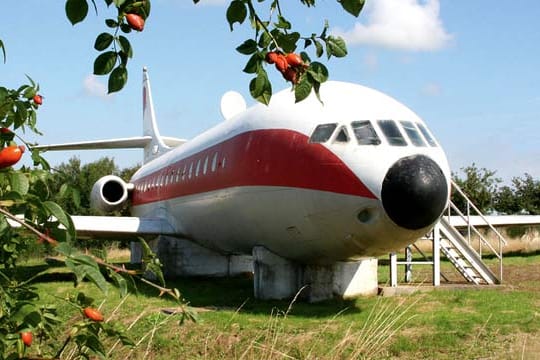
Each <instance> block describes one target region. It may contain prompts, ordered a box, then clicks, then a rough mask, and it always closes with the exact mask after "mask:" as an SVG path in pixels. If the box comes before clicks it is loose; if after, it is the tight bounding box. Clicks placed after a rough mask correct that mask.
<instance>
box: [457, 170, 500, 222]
mask: <svg viewBox="0 0 540 360" xmlns="http://www.w3.org/2000/svg"><path fill="white" fill-rule="evenodd" d="M461 171H462V172H463V173H464V174H465V179H460V178H459V177H457V175H456V174H452V177H453V180H454V181H455V183H456V184H457V185H458V186H459V187H460V188H461V190H463V191H464V192H465V194H467V196H468V197H469V199H470V200H471V201H472V202H473V204H474V205H475V206H476V207H477V208H478V209H479V210H480V211H481V212H482V213H486V212H488V211H490V210H493V201H494V195H495V193H496V191H497V184H498V183H500V182H501V179H499V178H496V177H495V173H496V172H495V171H491V170H488V169H486V168H481V169H479V168H477V167H476V164H474V163H473V164H472V165H470V166H467V167H464V168H461ZM453 201H454V203H455V204H456V206H457V207H458V208H459V209H460V210H462V212H463V213H465V214H466V213H467V211H466V205H465V203H464V200H462V199H460V198H456V199H453Z"/></svg>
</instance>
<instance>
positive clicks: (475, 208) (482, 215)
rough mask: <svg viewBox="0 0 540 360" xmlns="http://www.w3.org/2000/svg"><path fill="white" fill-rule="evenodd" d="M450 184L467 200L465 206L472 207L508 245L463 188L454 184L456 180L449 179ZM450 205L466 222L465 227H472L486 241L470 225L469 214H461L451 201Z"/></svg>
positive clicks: (501, 240)
mask: <svg viewBox="0 0 540 360" xmlns="http://www.w3.org/2000/svg"><path fill="white" fill-rule="evenodd" d="M450 182H451V184H452V187H453V188H454V189H455V190H456V191H457V192H458V193H459V194H460V195H461V196H462V197H463V198H464V199H465V200H466V201H467V208H469V206H470V207H472V209H473V210H474V211H475V212H476V214H477V215H478V216H479V217H480V218H481V219H482V220H483V221H484V223H485V224H486V225H487V226H488V227H489V228H490V229H491V230H492V231H493V232H494V233H495V235H497V238H498V239H499V242H502V243H503V245H508V242H507V241H506V239H505V238H504V236H502V235H501V233H499V231H497V229H495V227H494V226H493V225H491V223H490V222H489V220H488V219H487V218H486V217H485V216H484V214H482V212H481V211H480V209H478V208H477V207H476V205H474V203H473V202H472V201H471V200H470V199H469V197H468V196H467V195H466V194H465V193H464V192H463V190H461V188H460V187H459V186H458V184H456V182H455V181H454V180H450ZM450 205H451V206H452V208H453V209H454V210H456V212H457V214H458V215H459V216H460V217H461V218H462V219H463V221H465V223H466V224H467V227H471V228H472V229H474V230H475V232H476V233H477V234H478V235H479V236H480V237H481V238H482V240H484V241H486V240H485V239H484V238H483V237H482V236H481V235H480V234H479V233H478V230H476V228H475V227H474V226H473V225H471V222H470V214H467V215H465V214H463V213H462V212H461V210H459V208H458V207H457V206H456V205H455V204H454V203H453V202H452V201H450ZM448 219H450V206H449V207H448Z"/></svg>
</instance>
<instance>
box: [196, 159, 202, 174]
mask: <svg viewBox="0 0 540 360" xmlns="http://www.w3.org/2000/svg"><path fill="white" fill-rule="evenodd" d="M200 168H201V160H200V159H199V161H197V170H195V176H199V169H200Z"/></svg>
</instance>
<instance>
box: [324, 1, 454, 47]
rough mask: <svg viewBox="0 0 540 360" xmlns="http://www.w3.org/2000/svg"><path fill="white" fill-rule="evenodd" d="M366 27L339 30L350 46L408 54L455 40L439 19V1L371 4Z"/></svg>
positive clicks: (361, 25) (368, 9)
mask: <svg viewBox="0 0 540 360" xmlns="http://www.w3.org/2000/svg"><path fill="white" fill-rule="evenodd" d="M368 4H369V5H370V7H368V8H367V9H366V14H365V16H366V17H367V21H366V24H365V25H364V24H362V23H356V24H355V26H354V28H353V29H352V30H349V31H343V30H339V29H336V31H335V32H334V33H336V34H337V35H340V36H342V37H343V38H344V39H345V40H346V41H347V42H348V44H351V45H353V44H370V45H376V46H382V47H386V48H392V49H401V50H408V51H433V50H438V49H441V48H444V47H446V46H448V45H449V44H450V42H451V41H452V35H450V34H449V33H448V32H447V31H446V30H445V28H444V25H443V23H442V21H441V19H440V17H439V10H440V6H439V0H375V1H370V2H368Z"/></svg>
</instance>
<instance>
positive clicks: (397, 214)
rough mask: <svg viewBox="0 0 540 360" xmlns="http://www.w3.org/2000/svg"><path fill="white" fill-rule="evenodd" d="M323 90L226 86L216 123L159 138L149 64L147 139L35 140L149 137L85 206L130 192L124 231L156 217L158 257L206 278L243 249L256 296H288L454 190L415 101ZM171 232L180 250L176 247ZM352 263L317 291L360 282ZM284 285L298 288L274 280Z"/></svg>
mask: <svg viewBox="0 0 540 360" xmlns="http://www.w3.org/2000/svg"><path fill="white" fill-rule="evenodd" d="M320 98H321V100H318V99H317V97H316V96H315V95H314V94H311V95H310V97H308V98H307V99H306V100H304V101H301V102H299V103H295V100H294V93H293V92H291V91H290V89H285V90H282V91H280V92H278V93H276V94H274V95H273V96H272V99H271V101H270V103H269V105H268V106H266V105H263V104H256V105H254V106H251V107H249V108H247V105H246V102H245V100H244V98H243V97H242V95H240V94H239V93H237V92H232V91H231V92H227V93H226V94H225V95H224V96H223V98H222V100H221V113H222V115H223V118H224V119H223V121H222V122H220V123H219V124H217V125H215V126H214V127H212V128H211V129H209V130H207V131H204V132H203V133H201V134H200V135H198V136H196V137H194V138H193V139H191V140H183V139H176V138H171V137H163V136H161V135H160V132H159V130H158V127H157V122H156V115H155V111H154V106H153V102H152V94H151V89H150V80H149V75H148V71H147V69H146V68H144V69H143V136H141V137H134V138H123V139H111V140H101V141H85V142H77V143H70V144H59V145H44V146H38V148H41V149H43V150H78V149H105V148H130V147H139V148H143V149H144V162H143V165H142V166H141V168H140V169H139V170H138V171H137V172H136V173H135V174H134V175H133V177H132V179H130V180H129V182H126V181H124V180H123V179H120V178H118V177H116V176H113V175H108V176H105V177H103V178H101V179H99V180H98V181H97V182H96V184H95V185H94V187H93V190H92V194H91V198H92V203H93V206H94V207H95V208H97V209H99V210H101V211H104V212H107V211H113V210H115V209H118V208H121V207H122V206H124V205H125V204H126V203H127V202H128V200H129V201H130V203H131V213H132V215H133V217H132V219H135V220H136V225H135V228H132V229H131V230H127V231H126V232H128V233H144V232H145V230H144V229H143V228H144V224H145V223H146V222H145V221H146V220H148V221H154V222H155V221H156V219H157V220H158V225H157V230H153V231H147V233H152V232H154V233H155V234H156V235H157V234H160V233H161V235H168V236H173V238H172V240H171V238H170V237H169V238H168V239H169V240H167V241H165V242H163V244H164V245H163V244H162V245H160V246H161V247H159V249H160V251H159V252H158V255H160V254H159V253H161V255H160V256H164V257H167V256H172V255H171V254H173V253H174V257H175V258H174V260H173V262H175V263H177V264H179V265H178V266H182V263H186V262H189V261H191V262H192V263H193V262H195V263H197V264H198V265H201V266H202V268H201V269H202V270H200V272H199V273H197V275H206V274H208V275H212V274H211V273H212V271H213V270H208V271H207V273H205V270H204V268H205V266H209V265H210V264H209V263H211V262H213V261H216V259H217V257H219V256H237V255H247V256H250V258H249V259H253V260H248V262H249V266H250V268H251V269H253V270H254V272H255V275H254V277H255V282H258V284H255V288H256V289H259V295H260V296H259V297H262V298H274V297H276V298H281V297H289V296H291V294H294V292H295V291H297V290H298V289H299V288H300V287H301V285H305V283H306V281H307V280H305V279H306V278H310V279H311V280H309V281H307V282H310V281H311V283H312V284H313V282H314V281H316V280H314V279H317V278H320V277H323V278H324V277H325V276H326V277H330V278H332V277H337V275H335V276H334V275H333V274H337V272H339V271H343V267H341V268H339V269H341V270H339V269H338V268H336V264H340V263H351V262H352V263H358V264H361V262H362V261H363V260H364V259H373V258H374V257H377V256H379V255H382V254H388V253H389V252H391V251H394V250H396V249H400V248H403V247H404V246H406V245H408V244H411V243H413V242H414V241H416V240H417V239H418V238H420V237H422V236H423V235H425V234H426V233H428V232H429V231H430V230H431V229H432V228H433V226H434V224H435V223H436V222H437V221H438V220H439V218H440V217H441V215H442V213H443V211H444V209H445V208H446V207H447V204H448V201H449V194H450V168H449V165H448V161H447V158H446V155H445V153H444V150H443V148H442V147H441V145H440V144H439V143H438V142H437V140H436V139H435V137H434V136H433V135H432V133H431V132H430V130H429V129H428V128H427V125H426V123H425V122H424V121H423V120H422V119H421V118H420V117H419V116H418V115H416V114H415V113H414V112H413V111H412V110H410V109H409V108H407V107H406V106H405V105H403V104H401V103H400V102H398V101H397V100H395V99H393V98H391V97H390V96H388V95H385V94H383V93H381V92H379V91H376V90H374V89H370V88H367V87H364V86H361V85H357V84H351V83H346V82H338V81H327V82H325V83H323V84H322V85H321V88H320ZM96 221H97V222H99V221H100V220H99V218H96ZM108 221H109V222H110V221H111V220H110V219H109V220H108ZM101 223H102V224H103V221H101ZM76 227H77V223H76ZM110 227H111V228H114V227H115V225H111V226H110ZM160 229H161V230H160ZM109 231H112V232H114V229H109ZM118 231H119V232H122V230H120V229H118ZM178 241H181V242H183V244H185V245H183V246H188V247H189V248H188V250H186V248H185V247H182V248H181V249H180V250H178V249H176V248H175V246H177V245H176V244H177V242H178ZM190 244H191V245H190ZM193 249H195V250H193ZM261 249H262V251H263V252H261ZM201 252H203V253H205V254H215V256H214V257H212V256H213V255H212V256H206V255H204V254H202V253H201ZM201 254H202V255H201ZM132 256H133V255H132ZM268 259H270V260H268ZM251 261H253V262H251ZM164 262H165V265H166V266H167V265H168V266H175V264H172V263H171V262H170V261H169V262H167V261H164ZM227 266H229V267H230V263H228V265H227ZM265 266H266V267H265ZM375 267H376V265H375ZM288 269H289V270H288ZM290 269H292V270H290ZM298 269H301V270H298ZM307 269H309V270H307ZM321 269H326V270H324V271H323V272H321V271H322V270H321ZM328 269H330V270H328ZM357 270H358V267H354V268H353V270H352V273H351V274H348V275H346V276H345V278H346V280H344V281H345V284H341V285H339V284H338V285H336V284H334V285H333V288H334V290H328V291H327V290H323V292H324V291H326V293H327V295H324V296H326V297H327V296H330V295H328V294H329V293H332V291H334V293H336V291H335V290H336V286H337V287H340V286H341V287H342V288H343V287H344V288H347V287H349V285H350V284H349V283H352V282H356V283H357V285H358V284H359V283H362V282H365V281H366V278H365V277H361V278H360V280H359V279H356V277H357V275H355V274H356V271H357ZM165 272H166V273H167V269H165ZM169 272H170V273H175V271H174V270H170V271H169ZM188 272H189V271H188ZM328 272H330V273H329V274H330V275H328ZM258 273H259V274H258ZM308 273H309V274H311V275H307V274H308ZM180 274H182V273H181V271H180ZM298 274H302V275H301V276H300V275H298ZM314 274H315V275H314ZM321 274H322V275H321ZM325 274H326V275H325ZM299 278H303V280H302V279H300V280H298V279H299ZM353 278H354V279H353ZM284 279H285V280H284ZM317 281H318V280H317ZM323 282H324V281H323ZM283 283H291V284H292V285H291V286H289V289H288V290H286V291H281V290H280V289H281V288H283V287H284V286H285V285H284V284H283ZM321 284H322V283H321ZM325 286H326V285H324V284H323V285H321V286H320V287H325ZM328 286H329V287H330V288H332V286H330V285H328ZM328 286H327V287H328ZM359 286H361V285H359ZM261 288H262V289H263V290H260V289H261ZM272 288H274V289H277V290H268V291H266V290H264V289H272ZM265 291H266V292H265ZM344 291H346V290H343V291H341V293H342V294H343V292H344ZM338 292H339V291H338ZM256 293H257V290H256ZM284 294H285V295H284ZM256 295H257V294H256Z"/></svg>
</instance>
